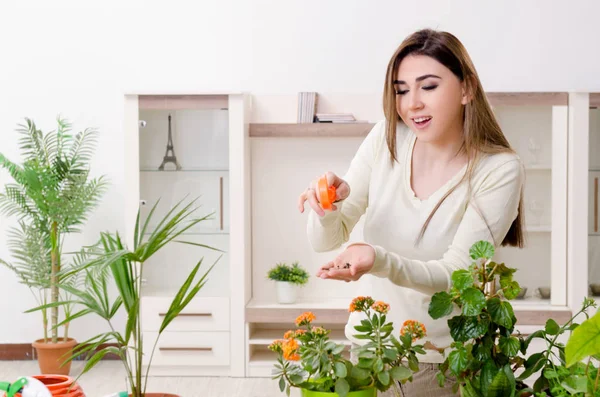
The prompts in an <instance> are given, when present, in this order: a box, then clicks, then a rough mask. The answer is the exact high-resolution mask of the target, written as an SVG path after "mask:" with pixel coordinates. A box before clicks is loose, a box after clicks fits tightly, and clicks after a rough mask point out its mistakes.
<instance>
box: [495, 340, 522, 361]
mask: <svg viewBox="0 0 600 397" xmlns="http://www.w3.org/2000/svg"><path fill="white" fill-rule="evenodd" d="M498 345H499V346H500V350H502V353H504V354H506V355H507V356H508V357H514V356H516V355H517V353H519V349H520V347H521V342H520V341H519V339H518V338H516V337H514V336H511V337H508V338H507V337H505V336H501V337H500V340H499V341H498Z"/></svg>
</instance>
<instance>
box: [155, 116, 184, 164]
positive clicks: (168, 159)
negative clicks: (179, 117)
mask: <svg viewBox="0 0 600 397" xmlns="http://www.w3.org/2000/svg"><path fill="white" fill-rule="evenodd" d="M167 163H173V164H175V168H176V169H177V171H179V170H180V169H181V166H180V165H179V162H178V161H177V156H175V150H174V149H173V137H172V136H171V115H170V114H169V140H168V142H167V152H166V153H165V157H164V158H163V161H162V164H161V165H160V167H158V169H159V171H164V170H165V164H167Z"/></svg>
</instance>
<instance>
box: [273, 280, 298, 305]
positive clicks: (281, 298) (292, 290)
mask: <svg viewBox="0 0 600 397" xmlns="http://www.w3.org/2000/svg"><path fill="white" fill-rule="evenodd" d="M275 286H276V287H277V301H278V302H279V303H294V302H296V295H297V293H298V286H297V285H296V284H293V283H290V282H287V281H275Z"/></svg>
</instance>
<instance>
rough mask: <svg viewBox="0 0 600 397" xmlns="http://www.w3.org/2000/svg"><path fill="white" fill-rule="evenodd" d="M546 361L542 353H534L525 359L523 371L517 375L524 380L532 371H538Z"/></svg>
mask: <svg viewBox="0 0 600 397" xmlns="http://www.w3.org/2000/svg"><path fill="white" fill-rule="evenodd" d="M545 363H546V359H545V358H544V353H534V354H532V355H531V356H529V358H528V359H527V361H525V371H523V373H522V374H521V375H519V380H525V379H527V378H529V377H530V376H531V375H533V374H534V373H536V372H538V371H539V370H540V369H542V367H543V366H544V364H545Z"/></svg>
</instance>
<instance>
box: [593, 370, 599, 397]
mask: <svg viewBox="0 0 600 397" xmlns="http://www.w3.org/2000/svg"><path fill="white" fill-rule="evenodd" d="M598 378H600V366H598V371H596V381H595V382H594V395H595V394H596V389H598Z"/></svg>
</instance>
